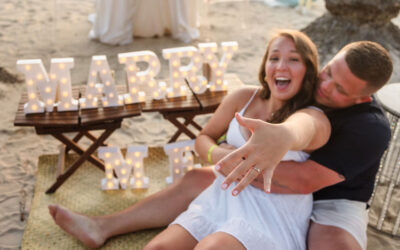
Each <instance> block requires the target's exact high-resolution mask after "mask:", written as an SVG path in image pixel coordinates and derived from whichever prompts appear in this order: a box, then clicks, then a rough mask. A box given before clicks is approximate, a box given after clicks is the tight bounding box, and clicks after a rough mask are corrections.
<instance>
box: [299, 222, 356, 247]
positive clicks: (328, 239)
mask: <svg viewBox="0 0 400 250" xmlns="http://www.w3.org/2000/svg"><path fill="white" fill-rule="evenodd" d="M307 238H308V239H307V245H308V249H309V250H319V249H326V250H361V246H360V244H359V243H358V241H357V240H356V239H355V238H354V237H353V236H352V235H351V234H350V233H349V232H347V231H346V230H344V229H341V228H338V227H334V226H326V225H321V224H317V223H314V222H312V223H311V224H310V229H309V231H308V237H307Z"/></svg>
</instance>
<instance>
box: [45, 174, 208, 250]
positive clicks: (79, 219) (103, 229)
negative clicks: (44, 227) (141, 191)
mask: <svg viewBox="0 0 400 250" xmlns="http://www.w3.org/2000/svg"><path fill="white" fill-rule="evenodd" d="M214 179H215V175H214V173H213V171H212V169H211V168H210V167H207V168H201V169H195V170H192V171H190V172H188V173H187V174H186V175H185V176H184V177H183V178H181V179H180V180H178V181H177V182H176V183H174V184H172V185H170V186H169V187H167V188H165V189H164V190H161V191H160V192H157V193H155V194H153V195H151V196H149V197H147V198H145V199H143V200H141V201H139V202H137V203H136V204H134V205H133V206H131V207H129V208H127V209H125V210H123V211H120V212H117V213H114V214H110V215H104V216H97V217H93V216H91V217H89V216H85V215H80V214H77V213H74V212H72V211H69V210H67V209H64V208H62V207H60V206H57V205H50V206H49V211H50V214H51V215H52V217H53V219H54V221H55V222H56V224H57V225H59V226H60V227H61V228H62V229H63V230H65V231H66V232H68V233H69V234H71V235H72V236H74V237H76V238H77V239H79V240H80V241H81V242H82V243H83V244H85V245H86V246H88V247H98V246H101V245H102V244H104V242H105V241H106V240H107V239H108V238H110V237H112V236H115V235H119V234H124V233H129V232H135V231H138V230H143V229H148V228H157V227H163V226H166V225H168V224H169V223H171V222H172V221H173V220H174V219H175V218H176V217H177V216H178V215H179V214H180V213H182V212H183V211H185V210H186V209H187V207H188V205H189V204H190V202H191V201H192V200H193V199H194V198H196V197H197V195H198V194H200V193H201V192H202V191H203V190H204V189H206V188H207V187H208V186H209V185H210V184H211V183H212V182H213V181H214Z"/></svg>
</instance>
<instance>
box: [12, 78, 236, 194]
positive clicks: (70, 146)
mask: <svg viewBox="0 0 400 250" xmlns="http://www.w3.org/2000/svg"><path fill="white" fill-rule="evenodd" d="M225 79H226V80H227V81H228V91H220V92H210V91H207V92H205V93H204V94H195V93H193V92H189V93H188V95H187V96H185V97H177V98H166V99H163V100H151V99H147V100H146V101H145V102H143V103H137V104H127V105H123V106H120V107H110V108H102V107H101V106H100V108H97V109H80V110H78V111H68V112H57V111H56V110H55V111H54V112H50V113H49V112H45V113H40V114H28V115H25V113H24V103H26V102H27V100H28V97H27V95H26V93H24V94H22V96H21V100H20V102H19V105H18V110H17V113H16V116H15V120H14V126H33V127H34V128H35V130H36V133H37V134H38V135H42V134H50V135H52V136H53V137H54V138H56V139H57V140H59V141H60V142H61V143H62V145H61V147H60V154H59V161H58V177H57V180H56V182H55V183H54V184H53V185H52V186H51V187H50V188H49V189H48V190H47V191H46V193H48V194H49V193H54V192H55V191H56V190H57V189H58V188H59V187H60V186H61V185H62V184H63V183H64V182H65V181H66V180H67V179H68V178H69V177H70V176H71V175H72V174H73V173H74V172H75V171H76V170H77V169H78V168H79V167H80V166H81V165H82V163H83V162H85V161H86V160H88V161H89V162H91V163H93V165H95V166H96V167H98V168H99V169H101V170H103V171H104V163H103V162H102V161H101V160H99V159H98V158H97V157H96V155H95V151H96V150H97V149H98V147H100V146H104V145H106V144H105V140H106V139H107V138H108V137H109V136H110V135H111V134H112V133H113V132H114V131H115V130H116V129H118V128H120V127H121V122H122V120H123V119H124V118H128V117H133V116H138V115H140V113H141V111H143V112H159V113H160V114H162V115H163V117H164V118H165V119H166V120H168V121H170V122H171V123H172V124H173V125H174V126H175V127H176V128H177V131H176V133H175V134H174V135H173V136H172V137H171V139H170V140H169V142H173V141H176V140H177V139H178V137H179V136H180V135H181V134H186V135H187V136H189V137H190V138H192V139H194V138H196V135H195V133H194V132H192V131H191V130H190V129H189V125H192V126H193V127H194V128H195V129H197V130H198V131H200V130H201V129H202V128H201V126H200V125H199V124H197V123H196V122H195V121H194V118H195V117H196V116H197V115H202V114H207V113H213V112H214V111H215V109H216V108H217V107H218V105H219V104H220V103H221V101H222V98H223V97H224V96H225V95H226V94H227V93H229V92H231V91H233V90H235V89H237V88H239V87H240V86H242V85H243V83H242V82H241V81H240V80H239V78H238V77H237V76H236V75H235V74H226V76H225ZM117 91H118V93H119V94H122V93H127V88H126V86H124V85H117ZM84 93H85V86H76V87H73V96H74V98H75V99H78V98H79V97H81V96H84ZM179 119H183V120H184V121H183V122H181V121H180V120H179ZM94 130H104V131H103V132H102V133H101V134H100V136H98V137H96V136H95V135H94V134H93V133H92V131H94ZM70 132H75V133H76V135H75V136H74V137H73V138H72V139H71V138H69V137H68V136H66V135H65V133H70ZM83 137H87V138H88V139H89V140H91V141H92V144H91V145H90V146H89V147H87V148H86V149H85V148H83V147H82V146H80V145H79V141H80V140H81V139H82V138H83ZM70 150H73V151H75V152H76V153H77V154H78V155H79V158H78V159H77V160H76V161H75V162H74V163H73V164H72V165H71V166H69V167H68V168H65V169H64V158H65V155H67V154H68V152H69V151H70ZM64 170H66V171H65V172H64Z"/></svg>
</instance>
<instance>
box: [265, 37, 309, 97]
mask: <svg viewBox="0 0 400 250" xmlns="http://www.w3.org/2000/svg"><path fill="white" fill-rule="evenodd" d="M265 73H266V81H267V83H268V86H269V88H270V90H271V97H272V98H276V99H278V100H280V101H287V100H289V99H290V98H292V97H293V96H295V95H296V94H297V93H298V92H299V90H300V87H301V84H302V82H303V78H304V75H305V73H306V66H305V64H304V62H303V59H302V58H301V56H300V54H299V53H298V52H297V50H296V47H295V45H294V42H293V41H292V40H291V39H290V38H287V37H278V38H276V39H275V40H274V41H273V42H272V44H271V46H270V48H269V55H268V58H267V62H266V64H265Z"/></svg>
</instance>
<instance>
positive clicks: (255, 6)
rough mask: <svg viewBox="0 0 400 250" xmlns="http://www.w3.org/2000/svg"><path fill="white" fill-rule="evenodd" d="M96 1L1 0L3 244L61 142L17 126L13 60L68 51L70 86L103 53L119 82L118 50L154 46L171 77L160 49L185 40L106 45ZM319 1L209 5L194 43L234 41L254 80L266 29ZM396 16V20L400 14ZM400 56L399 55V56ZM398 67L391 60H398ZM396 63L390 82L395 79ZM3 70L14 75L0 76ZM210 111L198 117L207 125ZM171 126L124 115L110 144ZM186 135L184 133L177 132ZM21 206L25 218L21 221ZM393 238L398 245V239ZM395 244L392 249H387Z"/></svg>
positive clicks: (302, 16) (145, 139) (291, 22)
mask: <svg viewBox="0 0 400 250" xmlns="http://www.w3.org/2000/svg"><path fill="white" fill-rule="evenodd" d="M94 9H95V1H94V0H79V1H78V0H63V1H56V0H54V1H41V0H29V1H26V0H0V41H1V43H0V44H1V46H0V67H2V69H0V74H1V76H2V78H1V79H3V81H2V82H0V107H1V109H2V110H1V112H0V121H1V123H0V249H18V248H19V247H20V245H21V238H22V235H23V232H24V227H25V223H26V218H27V217H28V215H29V210H30V204H31V199H32V195H33V189H34V185H35V171H36V169H37V161H38V157H39V156H40V155H42V154H56V153H57V152H58V151H57V146H58V145H59V142H58V141H57V140H55V139H53V138H52V137H50V136H38V135H36V133H35V131H34V129H33V128H30V127H14V126H13V121H14V115H15V112H16V109H17V104H18V102H19V98H20V94H21V93H22V92H23V91H24V89H25V85H24V83H17V82H16V78H15V77H14V76H17V77H19V78H20V79H22V76H21V75H20V73H19V72H17V70H16V67H15V64H16V60H17V59H42V60H43V63H44V65H45V66H46V67H47V69H48V68H49V62H50V59H51V58H60V57H73V58H74V59H75V67H74V68H73V69H72V82H73V84H74V85H78V84H85V83H86V80H87V76H88V70H89V65H90V60H91V56H92V55H106V56H107V57H108V61H109V63H110V67H111V68H112V69H113V70H115V72H116V79H117V82H118V83H119V84H122V83H123V79H124V72H123V67H122V66H121V65H120V64H118V62H117V54H118V53H121V52H131V51H140V50H151V51H154V52H155V53H156V54H157V55H158V56H159V58H160V61H161V63H162V66H161V72H160V74H159V76H158V78H166V77H167V76H168V73H169V72H168V66H167V62H166V61H165V60H163V59H161V58H162V56H161V50H162V49H163V48H172V47H180V46H186V45H188V44H183V43H181V42H179V41H176V40H173V39H172V38H170V37H160V38H135V39H134V42H133V43H132V44H129V45H126V46H109V45H105V44H101V43H99V42H97V41H92V40H89V39H88V33H89V30H90V28H91V24H90V23H89V21H88V15H89V14H91V13H93V12H94ZM325 11H326V10H325V7H324V1H323V0H317V1H316V2H315V3H314V4H313V6H312V8H311V9H310V10H309V11H307V12H306V13H302V12H301V11H299V10H297V9H294V8H285V7H278V8H272V7H269V6H267V5H265V4H263V3H260V2H250V3H245V2H226V3H218V4H212V5H210V6H209V14H208V18H207V19H204V20H205V21H207V22H208V23H209V24H210V25H209V27H205V26H202V27H201V28H200V31H201V37H200V38H199V39H198V40H196V41H193V42H192V43H191V44H192V45H195V46H196V45H197V43H199V42H206V41H210V42H218V43H219V42H222V41H238V43H239V51H238V52H237V53H236V54H235V55H234V57H233V59H232V61H231V62H230V63H229V65H228V70H227V71H228V72H232V73H236V74H237V75H238V76H239V77H240V79H241V80H242V81H243V82H245V83H246V84H253V85H255V84H257V82H258V81H257V72H258V69H259V64H260V62H261V58H262V55H263V53H264V49H265V45H266V42H267V40H268V37H269V34H270V32H271V31H273V30H274V29H278V28H292V29H301V28H304V27H305V26H307V25H308V24H309V23H310V22H312V21H313V20H314V19H315V18H317V17H318V16H320V15H322V14H323V13H324V12H325ZM394 22H395V23H396V24H397V25H399V24H400V19H399V18H396V19H395V20H394ZM396 61H399V60H396ZM395 66H396V65H395ZM398 68H399V67H395V74H394V76H393V77H392V79H391V82H395V81H398V80H399V79H400V78H399V76H398V75H399V72H398V70H396V69H398ZM3 69H5V70H6V71H8V72H10V73H11V74H12V75H10V76H8V77H5V71H4V70H3ZM208 118H209V116H202V117H199V118H198V120H197V121H198V122H199V123H201V124H204V123H205V122H206V121H207V119H208ZM174 132H175V128H174V126H173V125H171V124H170V123H169V122H167V121H166V120H164V119H163V118H162V116H161V115H159V114H157V113H145V114H143V115H141V116H140V117H135V118H131V119H125V120H124V121H123V124H122V128H120V129H118V130H117V131H116V132H115V133H114V134H113V135H112V136H111V137H110V139H109V140H108V143H111V144H113V145H116V146H119V147H121V148H123V147H126V146H127V145H132V144H147V145H149V146H154V145H158V146H160V145H163V144H165V143H166V142H167V141H168V139H169V137H170V136H171V135H172V134H173V133H174ZM181 139H184V137H181ZM20 210H22V211H23V214H24V217H25V220H24V221H21V220H20V217H21V213H20ZM369 235H370V243H369V247H368V248H369V249H396V247H397V249H399V246H398V244H399V240H395V239H392V238H391V237H387V236H383V235H382V234H380V233H375V232H369ZM396 244H397V245H396ZM392 247H393V248H392Z"/></svg>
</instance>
